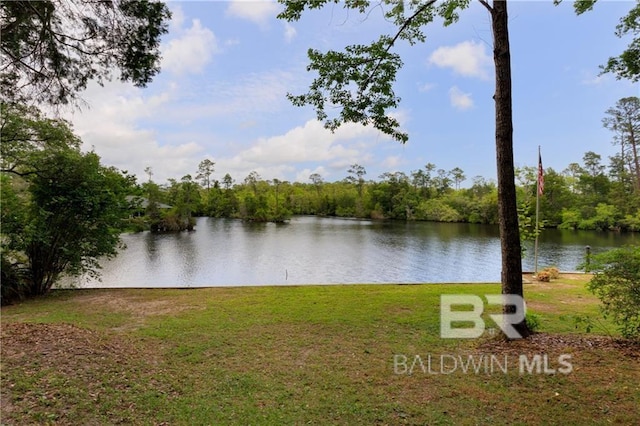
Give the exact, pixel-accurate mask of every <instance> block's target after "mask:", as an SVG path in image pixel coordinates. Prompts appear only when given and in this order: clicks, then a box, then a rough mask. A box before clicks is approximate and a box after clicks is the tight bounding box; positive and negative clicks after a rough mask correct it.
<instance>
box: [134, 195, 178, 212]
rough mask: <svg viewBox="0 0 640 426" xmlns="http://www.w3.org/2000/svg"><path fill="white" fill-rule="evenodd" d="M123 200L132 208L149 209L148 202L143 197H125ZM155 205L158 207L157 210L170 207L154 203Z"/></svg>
mask: <svg viewBox="0 0 640 426" xmlns="http://www.w3.org/2000/svg"><path fill="white" fill-rule="evenodd" d="M125 198H126V199H127V201H128V202H129V204H131V206H132V207H137V208H140V209H146V208H147V207H149V200H148V199H147V198H145V197H140V196H138V195H127V196H126V197H125ZM156 205H157V206H158V208H159V209H170V208H171V206H170V205H168V204H164V203H156Z"/></svg>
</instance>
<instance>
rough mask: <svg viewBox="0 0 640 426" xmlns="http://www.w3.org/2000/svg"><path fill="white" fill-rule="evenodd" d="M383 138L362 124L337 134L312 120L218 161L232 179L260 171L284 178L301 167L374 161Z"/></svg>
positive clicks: (341, 128) (340, 129) (265, 174)
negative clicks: (374, 152)
mask: <svg viewBox="0 0 640 426" xmlns="http://www.w3.org/2000/svg"><path fill="white" fill-rule="evenodd" d="M380 138H384V139H389V137H388V136H381V135H380V132H378V131H377V130H375V129H373V128H371V127H365V126H362V125H360V124H354V123H348V124H345V125H343V126H341V127H340V128H338V129H337V130H336V131H335V132H334V133H331V132H330V131H329V130H327V129H325V128H324V126H323V124H322V123H321V122H319V121H317V120H309V121H307V122H306V123H305V124H304V125H302V126H298V127H295V128H293V129H291V130H289V131H288V132H286V133H285V134H283V135H278V136H272V137H267V138H259V139H258V140H256V141H255V143H254V144H253V145H252V146H250V147H248V148H246V149H244V150H242V151H240V152H239V153H237V154H236V155H235V156H233V157H228V158H218V161H217V164H218V165H219V167H220V170H222V169H224V170H229V171H230V173H232V176H233V175H234V174H235V176H246V175H247V174H248V173H249V172H250V171H252V170H256V171H258V173H260V174H261V175H262V176H263V177H264V178H266V179H269V178H271V177H278V178H280V177H282V176H283V175H284V173H285V172H289V173H290V172H294V171H295V170H296V169H297V167H296V166H298V165H304V164H305V163H329V164H330V165H331V167H332V168H339V169H344V168H345V167H346V165H349V164H353V163H356V162H357V163H360V164H363V163H366V162H367V161H370V160H371V155H370V154H369V151H370V149H371V147H372V145H374V144H376V143H377V142H378V141H379V139H380ZM309 170H310V169H308V168H305V170H303V171H302V172H300V173H302V175H301V174H300V173H298V174H297V177H296V178H299V177H300V176H302V179H301V180H302V181H306V180H307V179H308V177H309V175H310V174H311V173H314V171H311V172H310V173H308V174H306V176H304V174H305V173H306V172H307V171H309ZM315 170H317V171H315V172H316V173H320V172H322V173H321V174H322V175H323V176H324V175H325V174H326V170H325V169H324V168H316V169H315Z"/></svg>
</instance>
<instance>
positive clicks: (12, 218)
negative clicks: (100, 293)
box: [0, 104, 134, 296]
mask: <svg viewBox="0 0 640 426" xmlns="http://www.w3.org/2000/svg"><path fill="white" fill-rule="evenodd" d="M1 126H2V133H1V135H0V136H1V145H0V146H1V147H2V170H1V171H2V174H1V176H2V181H1V183H2V203H1V206H0V207H1V208H0V213H1V217H0V220H1V221H2V235H1V236H0V244H1V246H2V261H3V269H5V268H6V269H7V270H11V271H13V272H14V273H12V274H8V275H7V276H11V277H13V278H12V280H13V282H6V280H3V282H2V289H3V292H4V291H5V290H7V289H12V290H14V289H15V290H17V291H18V293H20V294H21V295H23V296H28V295H37V294H44V293H46V292H47V291H48V290H49V289H50V288H51V286H52V285H53V284H54V283H55V282H56V280H57V279H58V278H59V276H60V275H61V274H63V273H66V274H70V275H77V274H81V273H88V274H90V275H91V274H92V275H95V274H96V273H97V270H98V268H99V265H98V263H97V259H98V258H99V257H101V256H107V257H109V256H114V255H115V254H116V251H117V248H118V246H119V243H120V237H119V235H120V232H121V228H122V224H123V222H122V218H123V216H124V215H126V214H127V210H126V209H125V206H126V201H125V195H126V194H127V193H128V191H129V189H130V187H131V185H132V184H133V181H134V180H133V178H131V177H129V176H126V175H124V174H122V173H121V172H119V171H118V170H116V169H115V168H108V167H104V166H102V165H101V164H100V158H99V157H98V156H97V155H96V154H95V153H93V152H89V153H82V152H81V151H80V148H79V145H80V141H79V139H78V138H77V137H76V136H75V135H74V134H73V132H72V131H71V129H70V127H69V126H68V124H67V123H66V122H64V121H62V120H52V119H47V118H43V117H42V116H41V115H40V113H39V111H38V110H36V109H35V108H26V107H17V106H13V105H12V106H7V105H4V104H3V105H2V117H1ZM5 278H6V277H5Z"/></svg>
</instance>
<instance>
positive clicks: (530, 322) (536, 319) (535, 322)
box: [525, 312, 540, 333]
mask: <svg viewBox="0 0 640 426" xmlns="http://www.w3.org/2000/svg"><path fill="white" fill-rule="evenodd" d="M525 320H526V322H527V327H528V328H529V330H530V331H531V332H532V333H535V332H536V331H538V330H539V329H540V315H537V314H534V313H531V312H528V313H527V314H526V315H525Z"/></svg>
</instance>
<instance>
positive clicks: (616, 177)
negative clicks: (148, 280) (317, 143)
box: [134, 151, 640, 231]
mask: <svg viewBox="0 0 640 426" xmlns="http://www.w3.org/2000/svg"><path fill="white" fill-rule="evenodd" d="M205 161H206V162H207V164H208V166H207V169H206V170H208V172H207V173H206V174H202V173H198V174H196V175H195V176H196V178H195V179H194V177H192V176H191V175H186V176H184V177H182V178H181V179H180V180H176V179H169V183H168V184H166V185H158V184H156V183H154V182H153V181H149V182H145V183H143V184H141V185H138V186H137V187H136V188H135V192H136V194H137V195H139V196H141V197H148V199H149V200H150V202H149V207H148V208H147V211H148V212H149V214H148V216H147V217H140V218H137V221H136V220H134V222H135V223H137V225H138V226H139V227H140V228H139V229H140V230H141V229H149V226H151V229H156V230H157V229H158V228H159V226H157V225H156V226H155V227H154V226H153V225H150V224H153V223H154V222H153V220H150V219H153V218H155V220H161V218H164V220H165V222H167V223H179V222H181V221H183V223H184V224H185V226H183V227H178V228H172V229H176V230H177V229H185V228H186V224H187V223H189V222H188V221H187V219H188V218H189V217H192V216H210V217H218V218H239V219H244V220H249V221H259V222H264V221H274V222H279V221H284V220H287V219H289V218H290V217H291V216H292V215H320V216H336V217H356V218H371V219H395V220H422V221H436V222H468V223H479V224H496V223H497V221H498V217H497V205H498V198H497V197H498V194H497V186H496V184H495V182H494V181H493V180H490V179H486V178H484V177H481V176H476V177H474V178H473V179H472V185H471V186H470V187H468V188H460V184H461V183H462V182H465V181H466V176H465V174H464V171H463V170H461V169H460V168H458V167H456V168H454V169H452V170H449V171H446V170H444V169H439V168H437V167H436V165H435V164H433V163H428V164H426V165H425V167H424V168H422V169H420V170H415V171H412V172H410V173H409V174H407V173H404V172H387V173H383V174H382V175H380V176H379V177H378V179H376V180H367V179H365V176H366V169H365V167H364V166H362V165H359V164H353V165H352V166H351V167H350V168H349V169H348V170H347V171H346V176H345V178H344V179H342V180H339V181H335V182H325V181H324V179H323V178H322V177H321V176H320V175H318V174H312V175H310V176H309V182H307V183H303V182H289V181H281V180H278V179H272V180H265V179H263V178H262V177H261V176H260V175H259V174H258V173H257V172H255V171H254V172H251V173H250V174H249V175H247V176H246V177H245V178H244V179H243V180H241V181H240V182H236V181H235V180H234V179H233V178H232V177H231V176H230V175H229V174H226V175H225V176H224V177H223V179H222V181H219V180H213V181H211V174H212V173H213V165H214V164H215V163H213V162H212V161H211V160H205ZM202 164H203V163H201V165H202ZM198 177H200V178H198ZM516 179H517V181H518V185H517V196H518V206H519V211H520V216H521V219H525V218H530V217H532V216H534V215H535V204H536V181H537V168H536V167H533V166H527V167H522V168H516ZM544 182H545V183H544V193H543V195H542V196H541V197H540V218H541V220H542V223H543V224H544V226H545V227H558V228H562V229H592V230H616V231H639V230H640V209H639V207H640V191H638V190H637V187H636V185H637V183H636V181H635V179H634V178H633V177H632V176H631V174H630V173H629V172H628V171H625V170H624V169H622V168H621V164H620V161H619V158H618V156H614V157H611V158H610V161H609V164H608V166H607V165H606V164H604V163H603V160H602V157H601V155H599V154H597V153H595V152H591V151H589V152H587V153H585V154H584V156H583V157H582V162H581V163H570V164H569V165H568V166H567V167H566V168H565V169H564V170H562V171H556V170H554V169H553V168H547V169H545V170H544ZM159 203H162V204H165V205H171V206H172V207H171V209H167V210H166V211H165V212H164V213H162V212H159V209H158V208H157V205H158V204H159ZM190 223H191V224H192V223H193V222H190ZM145 224H146V226H145ZM531 226H533V225H532V224H531ZM169 228H170V227H169Z"/></svg>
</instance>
